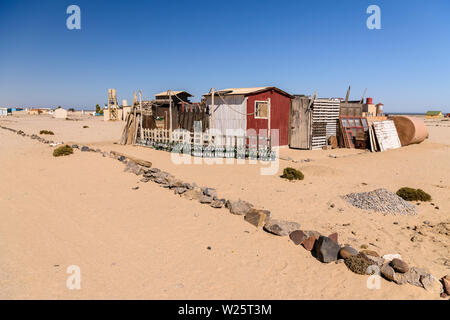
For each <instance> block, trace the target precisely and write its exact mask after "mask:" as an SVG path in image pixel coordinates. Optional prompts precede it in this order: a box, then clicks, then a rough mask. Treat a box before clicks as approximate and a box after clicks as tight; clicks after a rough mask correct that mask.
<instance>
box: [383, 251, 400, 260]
mask: <svg viewBox="0 0 450 320" xmlns="http://www.w3.org/2000/svg"><path fill="white" fill-rule="evenodd" d="M396 258H397V259H400V260H401V259H402V256H401V255H399V254H398V253H390V254H385V255H384V256H383V259H384V260H386V261H392V260H393V259H396Z"/></svg>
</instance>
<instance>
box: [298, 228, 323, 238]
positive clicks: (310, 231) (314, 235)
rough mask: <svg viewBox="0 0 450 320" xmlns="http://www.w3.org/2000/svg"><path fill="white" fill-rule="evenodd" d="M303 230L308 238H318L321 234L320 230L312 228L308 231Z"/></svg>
mask: <svg viewBox="0 0 450 320" xmlns="http://www.w3.org/2000/svg"><path fill="white" fill-rule="evenodd" d="M303 232H304V233H305V234H306V235H307V236H308V238H309V237H315V238H316V239H319V238H320V236H321V235H322V234H320V232H318V231H314V230H308V231H303Z"/></svg>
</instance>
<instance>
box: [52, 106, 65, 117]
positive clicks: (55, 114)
mask: <svg viewBox="0 0 450 320" xmlns="http://www.w3.org/2000/svg"><path fill="white" fill-rule="evenodd" d="M53 118H56V119H67V110H66V109H63V108H58V109H56V110H55V111H54V112H53Z"/></svg>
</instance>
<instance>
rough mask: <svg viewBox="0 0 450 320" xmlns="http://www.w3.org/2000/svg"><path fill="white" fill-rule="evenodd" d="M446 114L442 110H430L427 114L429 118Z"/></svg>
mask: <svg viewBox="0 0 450 320" xmlns="http://www.w3.org/2000/svg"><path fill="white" fill-rule="evenodd" d="M443 117H444V114H443V113H442V111H428V112H427V114H426V118H427V119H440V118H443Z"/></svg>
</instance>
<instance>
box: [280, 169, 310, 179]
mask: <svg viewBox="0 0 450 320" xmlns="http://www.w3.org/2000/svg"><path fill="white" fill-rule="evenodd" d="M281 178H284V179H288V180H289V181H292V180H303V179H304V178H305V176H304V175H303V173H302V172H301V171H300V170H297V169H294V168H285V169H284V170H283V175H282V176H281Z"/></svg>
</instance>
